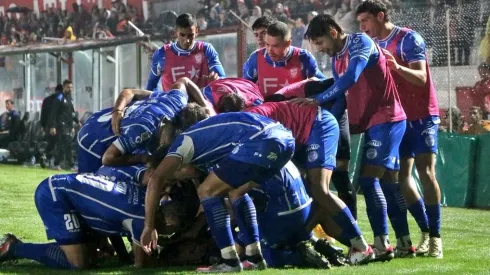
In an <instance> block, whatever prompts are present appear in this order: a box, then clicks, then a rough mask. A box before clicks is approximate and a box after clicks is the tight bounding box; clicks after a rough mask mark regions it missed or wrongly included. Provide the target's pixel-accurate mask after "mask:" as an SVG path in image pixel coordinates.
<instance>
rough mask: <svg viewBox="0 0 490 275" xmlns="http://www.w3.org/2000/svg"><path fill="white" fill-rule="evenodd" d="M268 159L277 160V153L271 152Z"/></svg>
mask: <svg viewBox="0 0 490 275" xmlns="http://www.w3.org/2000/svg"><path fill="white" fill-rule="evenodd" d="M267 159H268V160H272V161H275V160H277V154H275V153H269V155H268V156H267Z"/></svg>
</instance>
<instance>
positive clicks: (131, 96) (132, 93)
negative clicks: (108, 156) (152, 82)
mask: <svg viewBox="0 0 490 275" xmlns="http://www.w3.org/2000/svg"><path fill="white" fill-rule="evenodd" d="M150 95H151V91H147V90H140V89H124V90H123V91H122V92H121V93H120V94H119V96H118V97H117V99H116V103H114V108H113V109H112V120H111V127H112V132H113V133H114V134H115V135H116V136H120V135H121V132H120V130H119V125H120V122H121V119H122V118H123V117H124V108H126V106H128V104H129V103H131V101H133V100H141V99H145V98H148V97H150Z"/></svg>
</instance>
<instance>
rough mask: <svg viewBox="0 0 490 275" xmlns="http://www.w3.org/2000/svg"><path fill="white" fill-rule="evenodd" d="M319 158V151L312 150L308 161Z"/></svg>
mask: <svg viewBox="0 0 490 275" xmlns="http://www.w3.org/2000/svg"><path fill="white" fill-rule="evenodd" d="M317 159H318V153H317V152H316V151H311V152H310V153H309V154H308V162H314V161H315V160H317Z"/></svg>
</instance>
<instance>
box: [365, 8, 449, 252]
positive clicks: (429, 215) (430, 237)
mask: <svg viewBox="0 0 490 275" xmlns="http://www.w3.org/2000/svg"><path fill="white" fill-rule="evenodd" d="M356 14H357V20H358V21H359V22H360V28H361V30H362V31H363V32H365V33H366V34H368V35H369V36H371V37H373V38H375V41H376V42H377V43H378V45H379V46H380V47H382V48H383V49H385V50H383V52H384V54H385V56H386V59H387V62H388V65H389V67H390V70H391V71H392V75H393V79H394V81H395V84H396V86H397V89H398V94H399V95H400V100H401V103H402V106H403V109H404V110H405V112H406V114H407V121H408V123H407V129H406V132H405V135H404V137H403V140H402V143H401V145H400V175H399V180H400V185H401V187H402V189H403V194H404V196H405V200H406V201H407V204H408V210H409V211H410V213H412V215H413V217H414V218H415V220H416V221H417V224H418V225H419V227H420V229H421V230H422V238H421V241H420V243H419V245H418V246H417V253H418V254H427V253H428V254H429V256H431V257H436V258H442V257H443V253H442V241H441V235H440V228H441V208H440V203H441V191H440V189H439V184H438V182H437V179H436V174H435V172H436V171H435V163H436V153H437V132H438V131H437V128H438V124H439V123H440V119H439V107H438V104H437V96H436V90H435V87H434V83H433V82H432V77H431V74H430V69H429V63H428V62H427V55H426V50H425V42H424V40H423V39H422V37H421V36H420V34H418V33H417V32H415V31H413V30H411V29H407V28H402V27H398V26H395V25H394V24H393V23H391V22H390V18H389V11H388V9H387V8H386V6H385V5H384V4H383V3H381V1H373V0H368V1H364V2H363V3H362V4H360V5H359V6H358V7H357V10H356ZM414 160H415V167H416V168H417V172H418V175H419V177H420V181H421V182H422V185H423V187H424V200H425V204H424V200H422V199H421V197H420V195H419V193H418V191H417V187H416V186H415V184H414V183H413V181H412V168H413V164H414ZM387 186H390V185H387ZM390 188H397V189H398V188H400V186H399V185H394V186H393V185H392V186H390ZM388 192H389V191H388ZM392 192H393V191H392ZM395 192H397V193H398V192H399V190H396V191H395ZM405 211H406V210H405ZM389 212H390V205H389V203H388V215H390V213H389ZM399 237H402V236H397V238H399ZM401 241H403V240H401ZM399 245H400V244H398V245H397V246H399ZM405 247H408V244H405V245H401V248H402V249H403V248H405ZM403 252H405V253H406V251H401V253H402V255H403Z"/></svg>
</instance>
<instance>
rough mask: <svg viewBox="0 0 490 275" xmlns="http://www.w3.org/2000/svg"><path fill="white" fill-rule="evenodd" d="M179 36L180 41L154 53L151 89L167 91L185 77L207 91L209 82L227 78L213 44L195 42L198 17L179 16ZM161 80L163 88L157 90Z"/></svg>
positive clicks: (177, 34) (176, 24)
mask: <svg viewBox="0 0 490 275" xmlns="http://www.w3.org/2000/svg"><path fill="white" fill-rule="evenodd" d="M175 34H176V36H177V42H174V43H170V44H167V45H164V46H163V47H161V48H160V49H158V50H157V51H155V53H154V54H153V59H152V63H151V69H150V75H149V76H148V83H147V84H146V89H147V90H149V91H153V90H155V89H157V88H159V90H163V91H165V92H167V91H169V90H170V89H172V85H173V84H174V83H175V82H176V81H177V80H178V79H179V78H182V77H188V78H190V79H191V80H192V81H193V82H194V83H196V85H197V86H199V88H204V86H206V85H207V84H208V82H209V81H212V80H216V79H218V78H221V77H225V71H224V69H223V66H222V65H221V61H220V60H219V55H218V53H217V52H216V50H215V49H214V47H213V45H211V44H209V43H206V42H202V41H196V40H195V39H196V37H197V34H198V27H197V21H196V18H195V17H194V16H192V15H190V14H188V13H184V14H181V15H179V17H177V20H176V21H175ZM159 80H160V81H161V87H157V86H160V85H158V84H159V83H158V82H159Z"/></svg>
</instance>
